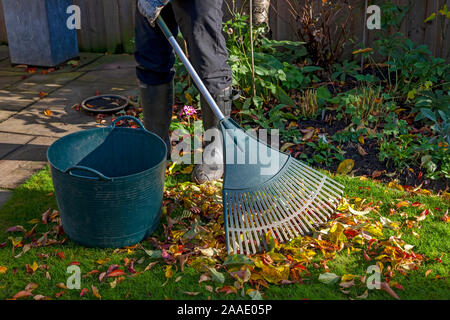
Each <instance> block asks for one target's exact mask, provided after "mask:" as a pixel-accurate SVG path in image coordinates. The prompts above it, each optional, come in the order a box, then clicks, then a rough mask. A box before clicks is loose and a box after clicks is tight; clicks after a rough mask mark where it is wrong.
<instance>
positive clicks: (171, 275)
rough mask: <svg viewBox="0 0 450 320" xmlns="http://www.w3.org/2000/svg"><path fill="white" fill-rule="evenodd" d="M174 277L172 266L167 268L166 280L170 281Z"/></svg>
mask: <svg viewBox="0 0 450 320" xmlns="http://www.w3.org/2000/svg"><path fill="white" fill-rule="evenodd" d="M172 277H173V270H172V266H166V278H167V279H170V278H172Z"/></svg>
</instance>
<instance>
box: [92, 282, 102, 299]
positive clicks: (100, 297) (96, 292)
mask: <svg viewBox="0 0 450 320" xmlns="http://www.w3.org/2000/svg"><path fill="white" fill-rule="evenodd" d="M91 289H92V294H93V295H94V296H96V297H97V298H98V299H100V300H101V299H102V296H101V295H100V293H99V292H98V289H97V287H95V286H94V285H91Z"/></svg>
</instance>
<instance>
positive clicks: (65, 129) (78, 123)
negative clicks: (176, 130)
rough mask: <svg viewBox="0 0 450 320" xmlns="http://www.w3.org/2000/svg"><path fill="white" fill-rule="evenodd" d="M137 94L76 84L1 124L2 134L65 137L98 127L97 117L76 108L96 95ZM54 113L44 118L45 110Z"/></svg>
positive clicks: (118, 87)
mask: <svg viewBox="0 0 450 320" xmlns="http://www.w3.org/2000/svg"><path fill="white" fill-rule="evenodd" d="M97 91H98V93H101V94H106V93H115V94H121V95H124V96H129V95H134V94H136V91H137V88H136V87H135V86H123V85H115V84H108V83H97V84H93V83H91V82H82V81H78V80H77V81H75V82H73V83H70V84H69V85H67V86H65V87H64V88H61V89H58V90H57V91H55V92H54V93H52V94H50V95H49V96H47V97H46V98H44V99H42V100H40V101H39V102H37V103H35V104H33V105H31V106H29V107H28V108H27V109H25V110H23V111H21V112H18V113H17V114H15V115H14V116H13V117H11V118H9V119H8V120H6V121H4V122H2V123H0V132H10V133H21V134H29V135H39V136H49V137H62V136H65V135H67V134H69V133H73V132H76V131H79V130H85V129H90V128H93V127H97V126H98V124H97V122H96V119H95V117H94V116H91V115H88V114H87V113H85V112H83V111H77V110H75V109H74V108H73V106H74V105H75V104H79V103H81V102H82V101H83V100H84V99H86V98H88V97H91V96H95V95H96V93H97ZM47 109H48V110H50V111H51V112H52V115H51V116H46V115H44V111H45V110H47Z"/></svg>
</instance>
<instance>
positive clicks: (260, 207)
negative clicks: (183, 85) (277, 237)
mask: <svg viewBox="0 0 450 320" xmlns="http://www.w3.org/2000/svg"><path fill="white" fill-rule="evenodd" d="M252 193H253V198H254V200H255V201H254V202H253V206H254V208H255V211H257V212H259V215H260V217H261V220H262V221H264V224H263V225H265V227H266V230H265V232H264V234H263V235H262V241H263V244H264V248H265V249H266V250H267V249H268V247H267V242H266V233H267V231H270V232H271V233H272V234H275V233H276V232H275V230H274V229H273V226H272V224H271V223H270V222H269V220H268V217H267V216H269V218H270V214H269V213H268V209H266V208H265V207H264V203H263V201H262V200H260V197H261V196H260V194H259V193H258V192H255V191H252ZM272 219H273V218H272Z"/></svg>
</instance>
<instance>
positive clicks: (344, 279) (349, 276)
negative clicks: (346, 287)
mask: <svg viewBox="0 0 450 320" xmlns="http://www.w3.org/2000/svg"><path fill="white" fill-rule="evenodd" d="M356 277H358V276H355V275H354V274H344V275H343V276H342V278H341V282H347V281H351V280H353V279H355V278H356Z"/></svg>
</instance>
